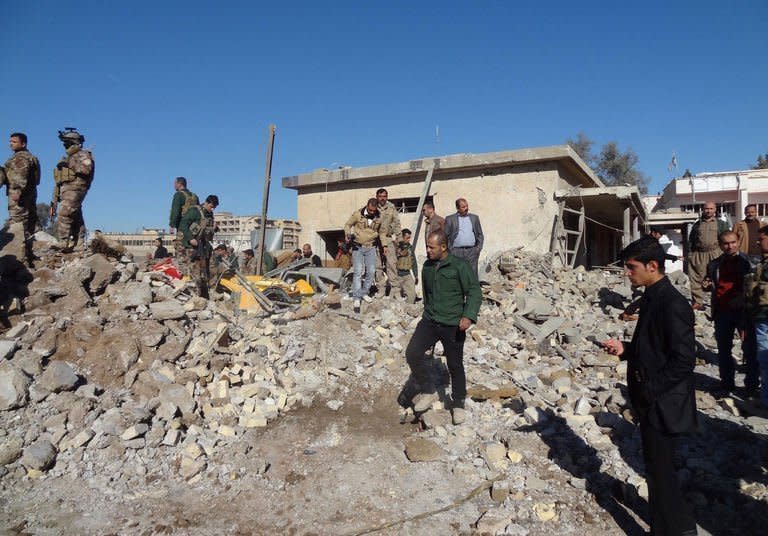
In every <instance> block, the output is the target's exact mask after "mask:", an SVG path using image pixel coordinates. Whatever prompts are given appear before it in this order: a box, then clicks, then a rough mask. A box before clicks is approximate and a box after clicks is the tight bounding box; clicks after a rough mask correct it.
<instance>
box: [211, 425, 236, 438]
mask: <svg viewBox="0 0 768 536" xmlns="http://www.w3.org/2000/svg"><path fill="white" fill-rule="evenodd" d="M216 432H217V433H218V434H219V435H221V436H224V437H235V436H236V435H237V433H236V432H235V429H234V428H232V427H231V426H227V425H224V424H222V425H221V426H219V429H218V430H216Z"/></svg>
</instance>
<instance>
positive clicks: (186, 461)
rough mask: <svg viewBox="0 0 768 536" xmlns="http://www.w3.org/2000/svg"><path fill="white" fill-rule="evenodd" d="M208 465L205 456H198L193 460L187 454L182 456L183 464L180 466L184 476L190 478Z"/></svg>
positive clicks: (181, 473)
mask: <svg viewBox="0 0 768 536" xmlns="http://www.w3.org/2000/svg"><path fill="white" fill-rule="evenodd" d="M205 467H206V462H205V458H198V459H196V460H192V459H190V458H187V457H186V456H182V458H181V464H180V466H179V474H180V475H181V476H182V478H185V479H187V480H189V479H190V478H192V477H194V476H195V475H197V474H198V473H200V472H201V471H202V470H203V469H205Z"/></svg>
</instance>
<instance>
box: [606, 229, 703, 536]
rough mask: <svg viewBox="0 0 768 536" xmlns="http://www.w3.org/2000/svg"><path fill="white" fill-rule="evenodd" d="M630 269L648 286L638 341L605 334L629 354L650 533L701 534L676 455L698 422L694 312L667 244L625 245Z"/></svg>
mask: <svg viewBox="0 0 768 536" xmlns="http://www.w3.org/2000/svg"><path fill="white" fill-rule="evenodd" d="M621 258H622V260H623V261H624V273H625V274H626V275H627V277H628V278H629V280H630V282H631V283H632V284H633V285H636V286H644V287H645V292H644V293H643V297H642V298H641V300H642V301H641V304H640V313H639V316H640V318H639V320H638V322H637V327H636V328H635V333H634V335H633V336H632V341H631V342H621V341H619V340H616V339H611V340H608V341H605V342H604V343H603V344H604V347H605V349H606V350H607V351H608V352H610V353H612V354H614V355H618V356H620V357H621V358H622V359H626V360H627V361H628V366H627V384H628V386H629V399H630V402H631V403H632V407H633V408H634V410H635V414H636V415H637V418H638V421H639V423H640V436H641V439H642V444H643V458H644V460H645V473H646V481H647V482H648V502H649V504H650V514H651V533H652V534H656V535H662V534H664V535H683V536H689V535H694V534H696V521H695V520H694V518H693V514H692V513H691V509H690V507H689V506H688V504H687V503H686V501H685V497H684V496H683V493H682V490H681V489H680V483H679V482H678V480H677V474H676V472H675V466H674V463H673V459H674V449H675V443H676V439H677V437H678V436H679V435H680V434H684V433H690V432H693V431H694V430H695V429H696V398H695V394H694V387H693V368H694V365H695V363H696V359H695V335H694V331H693V324H694V317H693V310H692V309H691V306H690V304H689V303H688V301H687V300H686V299H685V298H684V297H683V296H682V294H680V293H679V292H678V291H677V290H676V289H675V288H674V287H673V286H672V283H670V281H669V279H667V277H666V276H665V275H664V249H663V248H662V247H661V246H660V245H659V243H658V242H657V241H656V240H655V239H654V238H652V237H643V238H641V239H640V240H636V241H635V242H632V243H631V244H630V245H629V246H627V247H626V248H625V249H624V251H622V252H621Z"/></svg>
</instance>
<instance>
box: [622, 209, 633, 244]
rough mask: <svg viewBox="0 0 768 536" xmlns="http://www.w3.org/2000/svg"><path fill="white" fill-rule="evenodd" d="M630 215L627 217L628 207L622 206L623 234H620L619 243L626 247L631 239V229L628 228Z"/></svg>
mask: <svg viewBox="0 0 768 536" xmlns="http://www.w3.org/2000/svg"><path fill="white" fill-rule="evenodd" d="M629 220H630V217H629V207H625V208H624V235H623V236H622V239H621V243H622V247H627V246H628V245H629V243H630V242H631V241H632V240H630V237H631V230H630V221H629Z"/></svg>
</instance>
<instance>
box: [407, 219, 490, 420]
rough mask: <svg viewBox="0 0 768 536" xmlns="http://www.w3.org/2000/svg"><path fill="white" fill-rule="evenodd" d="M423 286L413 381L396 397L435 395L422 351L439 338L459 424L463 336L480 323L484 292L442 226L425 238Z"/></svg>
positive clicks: (411, 347)
mask: <svg viewBox="0 0 768 536" xmlns="http://www.w3.org/2000/svg"><path fill="white" fill-rule="evenodd" d="M421 285H422V291H423V297H424V314H423V315H422V318H421V320H420V321H419V323H418V325H417V326H416V330H415V331H414V333H413V336H412V337H411V340H410V342H409V343H408V348H406V350H405V359H406V360H407V361H408V366H409V367H410V368H411V375H412V378H411V380H412V381H410V380H409V382H408V383H407V384H406V386H405V387H404V388H403V390H402V392H401V393H400V396H398V398H397V401H398V403H399V404H400V405H401V406H403V407H408V406H410V405H411V403H412V401H413V398H414V396H415V395H416V394H417V393H418V392H421V391H425V392H426V393H427V394H428V396H427V397H425V398H427V399H428V400H433V399H434V394H433V393H434V386H430V385H429V383H430V381H429V378H428V371H427V366H426V363H425V362H424V353H425V352H426V351H427V350H428V349H429V348H431V347H432V346H433V345H434V344H435V343H436V342H437V341H440V342H441V343H442V344H443V349H444V350H445V357H446V361H447V364H448V372H449V373H450V376H451V398H452V400H453V404H452V408H451V414H452V415H453V423H454V424H461V423H462V422H464V420H465V419H466V413H465V411H464V399H465V398H466V395H467V387H466V384H467V380H466V377H465V375H464V340H465V339H466V333H467V329H468V328H469V327H470V326H471V325H472V324H473V323H474V322H477V313H478V311H479V310H480V303H481V302H482V294H481V293H480V283H479V282H478V280H477V276H476V275H475V273H474V271H473V270H472V267H471V266H470V265H469V264H468V263H467V261H465V260H464V259H460V258H458V257H455V256H453V255H451V254H449V253H448V240H447V238H446V236H445V234H444V233H443V232H442V231H436V232H434V233H431V234H430V235H429V237H428V238H427V260H426V262H424V266H423V268H422V270H421ZM420 405H423V403H422V402H419V403H418V404H416V405H415V406H414V410H415V411H419V407H418V406H420ZM423 409H426V408H423Z"/></svg>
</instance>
